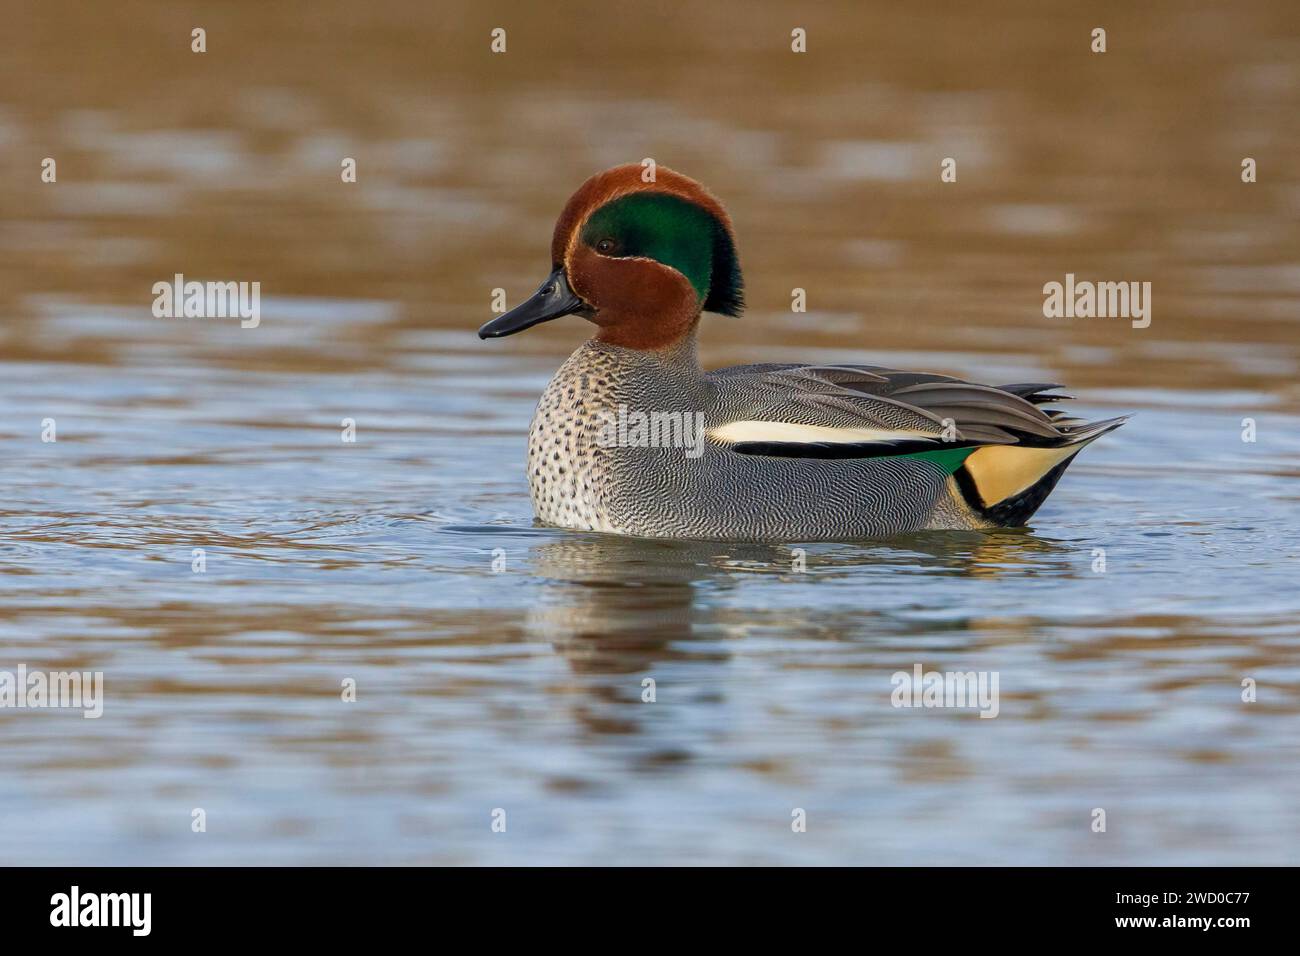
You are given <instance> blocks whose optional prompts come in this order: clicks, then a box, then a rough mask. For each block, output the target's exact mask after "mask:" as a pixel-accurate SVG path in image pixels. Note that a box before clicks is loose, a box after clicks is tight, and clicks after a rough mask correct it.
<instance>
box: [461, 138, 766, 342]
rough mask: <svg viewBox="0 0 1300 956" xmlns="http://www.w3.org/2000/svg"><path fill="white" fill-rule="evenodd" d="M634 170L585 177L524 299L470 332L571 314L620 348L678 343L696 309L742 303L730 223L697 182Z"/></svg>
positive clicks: (495, 332) (485, 333)
mask: <svg viewBox="0 0 1300 956" xmlns="http://www.w3.org/2000/svg"><path fill="white" fill-rule="evenodd" d="M642 173H643V168H642V167H641V166H640V165H639V164H635V163H633V164H629V165H626V166H616V167H614V168H613V169H608V170H606V171H605V172H603V173H598V174H597V175H595V176H593V177H591V178H590V179H588V180H587V181H586V182H585V183H583V184H582V186H581V187H580V188H579V189H578V191H577V192H576V193H574V194H573V197H572V198H571V199H570V200H569V202H568V204H567V205H566V206H565V207H564V211H563V212H562V213H561V214H560V218H559V221H558V222H556V224H555V234H554V236H553V237H552V240H551V266H552V272H551V275H550V276H548V277H547V279H546V281H545V282H543V283H542V285H541V287H540V288H539V289H538V290H537V292H536V293H534V295H533V296H532V298H530V299H528V301H526V302H524V303H523V304H522V305H520V306H518V307H517V308H516V309H514V310H513V311H511V312H508V313H506V314H505V315H503V316H500V317H499V318H496V319H493V320H492V321H491V322H489V323H487V324H486V325H484V326H483V327H482V328H481V329H479V336H480V337H481V338H497V337H500V336H504V335H512V334H514V333H515V332H520V331H522V330H524V329H526V328H529V327H531V326H534V325H537V324H538V323H541V322H547V321H549V320H551V319H556V318H559V317H560V316H562V315H573V314H577V315H581V316H583V317H584V318H587V319H589V320H590V321H592V322H594V323H595V324H596V325H597V326H599V329H600V331H599V332H597V338H599V339H601V340H602V341H606V342H610V343H611V344H615V345H623V346H626V347H629V348H639V349H659V348H665V347H668V346H671V345H673V344H675V343H676V342H679V341H681V339H683V338H684V337H686V336H687V335H690V334H691V333H692V332H693V331H694V328H695V324H696V322H697V321H698V319H699V316H700V313H701V312H702V311H709V312H720V313H722V314H723V315H739V314H740V312H741V310H742V309H743V307H744V298H743V292H742V280H741V273H740V262H739V259H738V258H737V256H736V243H735V236H734V233H733V231H732V227H731V220H730V218H729V217H728V216H727V213H726V210H724V209H723V208H722V205H721V203H719V202H718V201H717V200H716V199H714V198H713V196H711V195H710V194H709V193H708V192H707V191H706V190H705V189H704V187H703V186H701V185H700V184H699V183H697V182H695V180H693V179H689V178H687V177H686V176H683V175H681V174H680V173H675V172H673V171H672V170H670V169H666V168H664V167H662V166H660V167H658V169H657V170H656V171H655V177H654V181H653V182H646V181H644V179H643V177H642Z"/></svg>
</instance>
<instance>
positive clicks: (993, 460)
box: [966, 442, 1086, 508]
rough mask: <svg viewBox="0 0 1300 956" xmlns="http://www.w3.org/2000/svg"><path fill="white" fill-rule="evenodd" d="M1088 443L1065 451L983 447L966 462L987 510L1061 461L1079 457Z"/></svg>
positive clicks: (1032, 482) (1026, 486) (996, 446)
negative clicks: (1075, 456)
mask: <svg viewBox="0 0 1300 956" xmlns="http://www.w3.org/2000/svg"><path fill="white" fill-rule="evenodd" d="M1084 444H1086V442H1085V443H1080V444H1078V445H1066V446H1065V447H1064V448H1025V447H1024V446H1023V445H983V446H981V447H979V448H977V449H975V451H973V452H972V453H971V455H970V457H969V458H967V459H966V471H967V473H968V474H969V475H970V476H971V480H972V481H973V482H974V483H975V489H976V490H977V491H978V492H979V495H980V499H981V500H982V501H983V502H984V507H986V508H991V507H993V506H994V505H996V504H997V503H998V502H1001V501H1006V500H1007V499H1008V498H1011V497H1014V496H1015V495H1018V494H1020V493H1021V492H1022V491H1024V490H1025V489H1026V488H1028V487H1030V486H1031V485H1033V484H1034V483H1035V482H1037V481H1038V479H1040V478H1042V477H1043V475H1045V474H1047V473H1048V472H1049V471H1051V470H1052V469H1053V468H1055V467H1056V466H1057V465H1059V464H1060V463H1061V462H1063V461H1065V460H1066V459H1068V458H1070V457H1072V456H1073V455H1077V454H1078V453H1079V452H1080V451H1081V450H1082V449H1083V446H1084Z"/></svg>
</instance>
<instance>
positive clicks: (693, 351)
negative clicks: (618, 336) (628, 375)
mask: <svg viewBox="0 0 1300 956" xmlns="http://www.w3.org/2000/svg"><path fill="white" fill-rule="evenodd" d="M605 331H606V330H605V329H602V330H601V331H600V332H599V333H597V334H596V335H595V336H594V337H593V338H591V339H590V340H589V341H588V342H587V345H586V347H587V348H595V349H599V350H602V351H606V352H613V353H617V354H618V355H619V357H620V358H621V359H622V360H623V361H625V362H627V363H629V364H638V365H641V364H652V365H657V366H660V367H661V368H662V369H663V370H664V371H665V372H670V373H674V374H675V375H678V376H681V377H682V378H687V379H694V378H699V377H700V376H702V375H703V374H704V371H703V370H702V369H701V368H700V354H699V348H698V346H697V345H696V341H695V329H694V327H692V328H691V329H690V331H689V332H687V334H685V335H683V336H681V337H680V338H678V339H676V340H675V341H673V342H668V343H666V344H664V345H662V346H660V347H658V348H637V347H631V346H627V345H624V344H622V343H620V342H617V341H611V340H610V337H609V336H606V335H605V334H604V333H605Z"/></svg>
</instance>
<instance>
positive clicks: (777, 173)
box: [0, 0, 1300, 864]
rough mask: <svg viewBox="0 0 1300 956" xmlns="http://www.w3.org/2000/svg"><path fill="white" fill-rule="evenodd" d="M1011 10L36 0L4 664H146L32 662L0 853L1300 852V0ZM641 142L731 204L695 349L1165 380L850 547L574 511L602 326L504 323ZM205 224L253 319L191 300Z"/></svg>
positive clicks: (8, 265) (0, 295) (1034, 375)
mask: <svg viewBox="0 0 1300 956" xmlns="http://www.w3.org/2000/svg"><path fill="white" fill-rule="evenodd" d="M974 6H975V5H970V4H959V3H952V4H938V3H936V4H929V3H907V4H896V3H863V2H844V3H818V4H779V3H770V2H743V3H742V2H718V3H707V4H704V3H687V2H680V3H672V2H638V3H610V2H601V3H594V2H593V3H586V2H560V3H548V4H530V5H526V6H523V5H519V4H513V3H502V2H490V0H489V2H484V0H475V2H473V3H469V2H464V3H462V2H447V0H439V2H436V3H427V2H419V3H417V2H400V3H399V2H383V0H377V2H370V3H347V2H310V3H308V2H303V3H295V2H230V3H223V4H220V5H211V4H199V3H186V2H175V3H162V2H137V0H120V2H116V3H113V4H84V3H66V2H58V0H55V2H42V3H23V2H16V0H0V26H2V29H0V34H3V38H2V39H0V157H3V164H2V169H0V410H2V411H3V415H0V441H3V445H4V449H5V452H6V454H5V457H4V462H3V464H0V483H2V484H3V492H4V503H3V504H2V505H0V669H8V670H14V669H15V668H16V667H17V664H18V663H19V662H24V663H26V664H27V665H28V667H29V668H36V667H48V668H52V669H53V668H80V669H89V670H103V671H104V672H105V675H106V676H105V680H106V684H107V694H108V699H107V702H106V707H105V715H104V717H103V718H101V719H100V720H98V721H83V720H82V719H81V718H80V716H79V715H78V714H70V713H60V712H52V711H51V712H8V713H6V712H3V711H0V722H3V723H4V725H5V727H4V734H5V739H6V755H7V758H8V759H7V766H8V772H7V773H5V774H3V775H0V776H2V778H3V779H0V860H6V861H10V862H26V863H41V862H46V863H71V862H85V863H175V862H180V863H238V862H248V863H275V862H279V863H315V862H328V863H348V862H356V863H379V862H390V863H480V862H512V863H569V862H586V863H623V862H631V863H638V862H640V863H645V862H685V863H695V862H705V863H751V862H768V863H772V862H776V863H1065V862H1086V863H1119V864H1127V863H1216V862H1223V863H1263V862H1272V863H1281V862H1291V863H1294V862H1296V861H1297V843H1296V836H1297V834H1298V833H1300V811H1297V809H1296V808H1297V807H1300V799H1297V798H1300V779H1298V777H1297V774H1296V769H1297V757H1298V756H1300V754H1298V753H1297V748H1298V746H1300V745H1297V743H1296V741H1297V740H1300V733H1297V732H1298V731H1300V632H1298V629H1297V626H1296V624H1295V621H1296V619H1297V611H1300V598H1297V597H1296V595H1295V588H1294V568H1295V564H1294V560H1295V558H1296V556H1297V552H1298V551H1300V535H1298V533H1297V527H1296V521H1295V517H1296V500H1297V491H1298V487H1300V486H1298V485H1297V481H1296V479H1297V475H1298V474H1300V469H1298V467H1297V461H1298V452H1300V419H1298V418H1297V412H1298V411H1300V408H1298V406H1300V387H1298V386H1297V384H1296V369H1297V360H1298V359H1300V354H1298V353H1300V334H1298V329H1300V325H1298V324H1297V323H1298V322H1300V256H1298V255H1297V252H1298V249H1300V228H1298V223H1300V174H1298V173H1297V169H1298V166H1297V157H1300V124H1298V123H1297V121H1296V117H1297V116H1300V7H1297V6H1296V5H1295V4H1294V3H1290V2H1282V0H1278V2H1244V3H1226V2H1224V3H1210V4H1195V5H1193V4H1185V3H1178V2H1172V0H1160V2H1149V3H1143V4H1140V5H1136V4H1129V3H1102V4H1091V5H1088V7H1087V8H1084V7H1083V6H1081V5H1076V4H1054V3H1042V2H1034V0H1023V2H1009V0H992V2H982V3H980V4H978V9H974V8H973V7H974ZM196 27H202V28H203V29H204V30H205V31H206V45H207V50H206V52H205V53H201V54H199V53H194V52H192V51H191V31H192V30H193V29H194V28H196ZM498 27H499V28H503V29H504V30H505V31H506V52H504V53H500V54H494V53H493V52H491V50H490V42H491V36H490V34H491V31H492V30H493V29H494V28H498ZM795 27H802V28H804V29H805V30H806V31H807V52H806V53H803V54H796V53H793V52H791V49H790V43H791V36H790V34H791V30H792V29H794V28H795ZM1096 27H1103V28H1104V29H1105V30H1106V43H1107V50H1106V52H1105V53H1102V54H1098V53H1093V52H1092V51H1091V45H1092V37H1091V32H1092V30H1093V29H1094V28H1096ZM46 157H51V158H54V159H55V160H56V161H57V182H54V183H45V182H42V180H41V164H42V161H43V159H45V158H46ZM344 157H352V158H354V159H355V160H356V163H357V182H356V183H343V182H341V180H340V162H341V160H342V159H343V158H344ZM645 157H653V158H654V159H655V160H656V161H657V162H658V163H660V164H662V165H665V166H669V167H672V168H674V169H677V170H679V171H681V172H684V173H686V174H688V175H690V176H693V177H695V178H697V179H699V180H701V181H702V182H704V183H705V184H706V185H707V186H708V187H709V188H710V189H711V190H713V191H714V192H715V193H716V194H717V195H718V196H719V197H721V198H722V200H723V201H724V202H725V203H726V204H727V205H728V208H729V209H730V211H731V214H732V217H733V219H734V222H735V225H736V228H737V231H738V235H739V248H740V254H741V259H742V264H743V266H744V270H745V278H746V287H747V297H748V301H749V309H748V311H747V312H746V314H745V315H744V316H743V317H742V318H740V319H726V318H722V317H717V316H713V317H709V316H706V318H705V320H704V325H703V330H702V339H701V342H702V352H703V359H704V362H705V364H706V366H716V365H722V364H732V363H738V362H747V361H780V360H788V361H797V360H809V361H836V362H855V361H856V362H871V363H876V364H890V365H897V366H904V367H914V368H918V369H927V370H933V371H941V372H947V373H951V374H958V375H963V376H967V377H972V378H977V379H980V380H986V381H994V382H1006V381H1060V382H1064V383H1066V384H1067V385H1068V386H1069V389H1068V391H1070V392H1071V393H1073V394H1075V395H1077V396H1078V397H1079V402H1080V410H1081V411H1084V412H1087V413H1093V412H1095V413H1097V414H1098V415H1101V414H1119V413H1122V412H1128V411H1136V412H1138V415H1137V417H1136V418H1135V419H1134V420H1133V422H1132V423H1130V425H1128V426H1127V427H1126V428H1125V429H1123V430H1121V431H1120V432H1117V433H1116V434H1114V435H1111V436H1107V438H1106V439H1104V440H1103V441H1102V442H1099V443H1098V444H1097V445H1096V446H1094V447H1093V448H1092V449H1090V450H1089V451H1088V452H1086V453H1085V454H1084V455H1083V456H1082V457H1081V459H1080V460H1079V462H1078V463H1077V464H1076V465H1075V466H1074V467H1073V468H1072V470H1071V472H1070V474H1069V475H1068V476H1067V478H1066V479H1065V480H1064V482H1063V483H1062V485H1061V488H1060V489H1059V490H1058V491H1057V492H1056V494H1055V495H1054V496H1053V498H1052V499H1051V501H1050V502H1049V503H1048V505H1047V506H1046V507H1045V508H1044V509H1043V511H1042V512H1041V513H1040V514H1039V516H1038V517H1036V518H1035V522H1034V524H1035V527H1034V530H1033V531H1030V532H1025V531H1016V532H1007V533H997V534H990V535H975V536H971V535H939V536H933V535H930V536H926V535H920V536H914V537H912V538H909V539H901V540H894V541H890V542H877V543H863V544H861V545H853V546H850V545H834V546H830V545H817V546H811V547H810V549H809V572H808V573H807V574H800V575H796V574H790V573H788V572H789V569H790V551H789V548H786V547H776V546H773V547H735V546H721V545H718V546H709V545H703V544H701V545H672V544H666V543H650V542H636V541H620V540H617V539H610V538H602V537H600V536H589V535H573V534H567V533H559V532H553V531H550V530H548V529H543V528H536V527H534V526H533V525H532V521H531V510H530V508H529V504H528V501H527V490H526V484H525V481H524V476H523V466H522V461H523V456H524V441H525V435H526V429H527V423H528V419H529V416H530V414H531V410H532V407H533V404H534V403H535V401H536V398H537V396H538V395H539V394H540V392H541V390H542V388H543V387H544V386H545V383H546V381H547V379H548V378H549V376H550V374H551V373H552V371H553V370H554V368H555V367H556V366H557V365H558V364H559V362H560V361H562V359H563V357H564V356H565V355H567V354H568V353H569V352H570V351H571V350H572V349H573V348H574V347H576V346H577V345H578V344H579V343H580V342H581V341H582V340H583V338H584V337H585V335H586V333H587V331H588V329H587V326H586V325H585V324H584V323H582V322H581V321H579V320H577V319H573V320H566V321H562V322H556V323H553V324H550V325H548V326H546V327H545V328H542V329H539V330H536V331H534V332H532V333H529V334H526V335H522V336H518V337H514V338H511V339H509V340H508V341H505V342H491V343H480V342H479V341H478V340H477V339H476V338H475V337H474V334H473V333H474V330H475V329H476V328H477V326H478V325H479V324H480V323H481V322H482V321H484V320H486V319H487V318H488V317H490V313H489V311H488V310H489V305H490V301H491V290H492V289H494V288H497V287H501V288H504V289H505V290H506V291H507V296H508V300H509V302H510V304H511V305H513V304H515V303H517V302H518V301H520V300H521V298H522V297H523V296H524V295H526V294H527V293H529V292H531V291H532V289H533V288H535V287H536V285H537V283H538V282H540V280H541V279H542V278H543V277H544V276H545V274H546V272H547V271H548V269H549V251H548V250H549V239H550V232H551V228H552V224H553V222H554V219H555V216H556V215H557V214H558V212H559V210H560V208H561V207H562V205H563V203H564V201H565V200H566V199H567V198H568V196H569V195H570V193H571V192H572V191H573V190H574V189H575V188H576V187H577V186H578V184H579V183H581V182H582V181H583V180H584V179H585V178H586V177H587V176H589V175H590V174H592V173H593V172H595V171H597V170H599V169H602V168H604V167H606V166H610V165H613V164H616V163H621V162H627V161H639V160H641V159H642V158H645ZM946 157H952V158H954V159H955V160H956V164H957V166H956V168H957V181H956V182H955V183H944V182H941V181H940V176H939V171H940V162H941V161H942V160H943V159H944V158H946ZM1246 157H1250V158H1253V159H1254V160H1255V161H1256V162H1257V164H1258V181H1257V182H1255V183H1252V184H1247V183H1243V182H1242V178H1241V163H1242V160H1243V159H1244V158H1246ZM177 272H181V273H184V275H185V276H186V278H188V279H198V280H218V281H247V282H252V281H257V282H260V283H261V296H262V298H261V308H262V320H261V324H260V326H259V327H258V328H256V329H241V328H240V327H239V323H238V322H237V321H233V320H220V319H190V320H184V319H160V318H155V317H154V316H153V315H152V313H151V311H150V308H151V305H152V302H153V298H154V296H153V293H152V291H151V287H152V286H153V284H154V283H155V282H159V281H168V280H170V278H171V277H172V275H173V274H174V273H177ZM1066 273H1074V274H1075V275H1076V276H1077V277H1078V278H1080V279H1092V280H1098V281H1100V280H1109V281H1138V282H1150V283H1151V284H1152V289H1153V292H1152V297H1153V310H1152V322H1151V325H1150V327H1149V328H1146V329H1134V328H1132V327H1130V324H1129V322H1128V321H1126V320H1122V319H1099V318H1095V319H1048V318H1044V316H1043V312H1042V306H1043V292H1042V288H1043V285H1044V283H1047V282H1051V281H1062V280H1063V279H1064V276H1065V274H1066ZM795 287H799V288H803V289H805V290H806V291H807V296H808V307H809V311H808V312H807V313H804V314H795V313H792V312H791V311H790V295H791V289H793V288H795ZM1247 417H1249V418H1251V419H1253V420H1254V421H1255V422H1256V425H1257V429H1258V441H1257V442H1254V443H1245V442H1243V441H1242V440H1241V430H1242V420H1243V419H1244V418H1247ZM50 418H52V419H54V420H55V422H56V423H57V434H58V441H57V442H42V441H41V439H40V436H41V431H42V427H43V426H42V422H43V421H44V420H46V419H50ZM345 418H350V419H352V420H354V421H355V422H356V428H357V441H356V443H355V444H352V443H343V442H342V441H341V440H340V423H341V422H342V420H343V419H345ZM792 544H794V543H792ZM195 548H201V549H204V551H205V554H206V555H207V569H206V571H205V572H203V573H201V574H199V573H194V572H193V571H192V570H191V560H192V557H191V556H192V552H193V549H195ZM1097 548H1103V549H1106V552H1107V555H1108V566H1107V570H1106V571H1105V572H1104V573H1098V572H1096V571H1095V570H1094V560H1095V550H1096V549H1097ZM494 555H498V556H500V557H502V558H503V559H504V561H505V563H506V570H505V572H503V573H499V574H498V573H493V571H492V561H493V558H494ZM915 662H921V663H923V664H924V665H925V666H926V667H927V668H937V669H941V670H956V669H985V670H999V671H1000V673H1001V674H1002V678H1001V687H1002V693H1003V698H1004V699H1003V705H1002V714H1001V716H1000V717H999V718H998V719H997V720H979V719H977V718H976V719H971V718H975V715H974V714H973V713H960V712H943V711H933V712H924V713H918V712H909V711H898V710H894V709H892V708H891V707H890V706H889V702H888V701H889V692H890V689H891V687H890V683H889V675H890V674H891V673H892V672H893V671H895V670H898V669H903V670H909V671H910V669H911V667H912V664H913V663H915ZM647 676H652V677H654V678H655V679H656V680H657V681H658V686H659V695H658V696H659V699H658V701H657V702H656V703H654V704H645V703H642V701H641V680H642V679H643V678H644V677H647ZM349 677H350V678H353V679H355V680H357V681H358V686H359V697H358V701H357V703H355V704H344V703H342V702H341V701H340V700H339V686H340V681H342V680H343V679H345V678H349ZM1244 677H1252V678H1256V679H1258V680H1259V682H1260V685H1261V687H1263V688H1267V690H1262V691H1261V694H1260V700H1259V702H1257V703H1255V704H1253V705H1246V704H1243V703H1242V702H1241V700H1240V682H1241V680H1242V679H1243V678H1244ZM1098 806H1102V807H1107V808H1111V809H1110V811H1109V812H1110V819H1111V821H1112V823H1111V830H1110V832H1108V833H1107V834H1094V833H1092V832H1091V831H1090V828H1089V824H1090V823H1091V817H1090V816H1089V814H1090V812H1091V810H1092V809H1093V808H1094V807H1098ZM195 807H203V808H205V809H206V810H207V813H208V820H209V830H208V832H207V833H204V834H196V833H192V832H191V829H190V821H191V812H192V809H193V808H195ZM496 807H504V808H506V809H507V810H508V812H509V813H510V814H511V817H510V819H511V824H510V827H509V830H508V833H507V834H493V833H492V832H491V831H490V830H489V824H490V822H491V821H490V817H489V811H490V810H491V809H492V808H496ZM793 807H803V808H805V809H807V810H808V812H809V820H810V822H809V829H808V832H807V833H806V834H792V833H791V831H790V826H789V821H790V812H791V808H793ZM516 821H517V822H516Z"/></svg>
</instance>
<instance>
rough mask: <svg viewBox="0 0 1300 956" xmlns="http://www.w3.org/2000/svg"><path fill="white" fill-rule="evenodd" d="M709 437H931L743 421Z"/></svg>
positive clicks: (895, 430) (867, 439)
mask: <svg viewBox="0 0 1300 956" xmlns="http://www.w3.org/2000/svg"><path fill="white" fill-rule="evenodd" d="M708 434H709V437H710V438H713V439H715V440H716V441H721V442H729V443H732V444H735V443H737V442H746V441H777V442H834V443H836V444H846V443H850V442H893V441H912V440H915V439H917V438H928V439H930V440H932V441H937V440H938V439H937V437H936V436H935V435H930V434H927V433H925V432H922V431H915V430H912V429H898V428H836V427H833V426H831V425H800V424H797V423H795V422H762V421H744V422H728V423H727V424H726V425H719V426H718V427H717V428H711V429H709V433H708Z"/></svg>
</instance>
